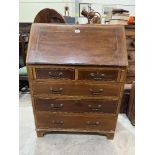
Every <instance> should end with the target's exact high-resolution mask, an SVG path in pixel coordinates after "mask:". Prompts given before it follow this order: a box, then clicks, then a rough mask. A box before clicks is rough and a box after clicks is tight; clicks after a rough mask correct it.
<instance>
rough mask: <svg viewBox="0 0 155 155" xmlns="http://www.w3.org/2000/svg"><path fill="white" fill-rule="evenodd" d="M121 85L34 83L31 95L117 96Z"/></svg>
mask: <svg viewBox="0 0 155 155" xmlns="http://www.w3.org/2000/svg"><path fill="white" fill-rule="evenodd" d="M120 88H121V84H116V83H115V84H114V83H113V84H84V83H81V84H80V83H68V84H67V83H55V82H49V83H47V82H37V83H36V82H34V83H33V93H34V94H36V95H43V94H44V95H52V96H54V95H59V96H63V95H69V96H101V97H102V96H118V95H119V94H120Z"/></svg>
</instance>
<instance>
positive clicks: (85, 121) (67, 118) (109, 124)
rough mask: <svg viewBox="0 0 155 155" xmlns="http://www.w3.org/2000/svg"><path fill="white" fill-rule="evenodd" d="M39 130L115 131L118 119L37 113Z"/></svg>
mask: <svg viewBox="0 0 155 155" xmlns="http://www.w3.org/2000/svg"><path fill="white" fill-rule="evenodd" d="M36 114H37V124H38V128H54V129H76V130H78V129H81V130H90V131H99V130H100V131H109V130H115V126H116V117H115V116H113V115H109V116H104V115H102V116H99V115H89V116H88V115H87V116H85V115H75V114H74V115H69V114H66V115H65V114H54V113H45V112H44V113H43V112H37V113H36Z"/></svg>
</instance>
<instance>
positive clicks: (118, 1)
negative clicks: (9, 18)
mask: <svg viewBox="0 0 155 155" xmlns="http://www.w3.org/2000/svg"><path fill="white" fill-rule="evenodd" d="M75 1H76V2H79V3H93V4H92V7H93V9H94V10H97V11H99V12H100V13H102V11H103V9H102V8H103V7H106V6H107V7H115V8H122V9H127V10H129V11H130V14H131V15H134V14H135V6H134V4H135V1H134V0H20V1H19V22H33V20H34V18H35V16H36V14H37V13H38V12H39V11H40V10H42V9H44V8H53V9H55V10H57V11H58V12H59V13H61V14H62V15H64V6H66V5H67V6H69V8H70V16H77V15H78V12H77V11H78V9H77V8H76V7H78V5H75ZM78 20H79V21H80V20H81V21H85V19H84V18H81V17H80V18H78ZM86 21H87V20H86Z"/></svg>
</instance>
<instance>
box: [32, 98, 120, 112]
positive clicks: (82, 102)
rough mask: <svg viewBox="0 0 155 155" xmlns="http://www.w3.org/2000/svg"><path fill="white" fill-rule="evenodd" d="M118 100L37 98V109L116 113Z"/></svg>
mask: <svg viewBox="0 0 155 155" xmlns="http://www.w3.org/2000/svg"><path fill="white" fill-rule="evenodd" d="M117 104H118V100H93V99H91V100H90V99H79V100H69V99H66V100H65V99H48V98H35V109H36V110H37V111H52V112H77V113H78V112H93V113H95V112H102V113H116V110H117Z"/></svg>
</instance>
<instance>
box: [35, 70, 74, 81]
mask: <svg viewBox="0 0 155 155" xmlns="http://www.w3.org/2000/svg"><path fill="white" fill-rule="evenodd" d="M35 73H36V78H37V79H66V80H67V79H68V80H69V79H70V80H74V78H75V71H74V69H64V68H63V69H60V68H36V69H35Z"/></svg>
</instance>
